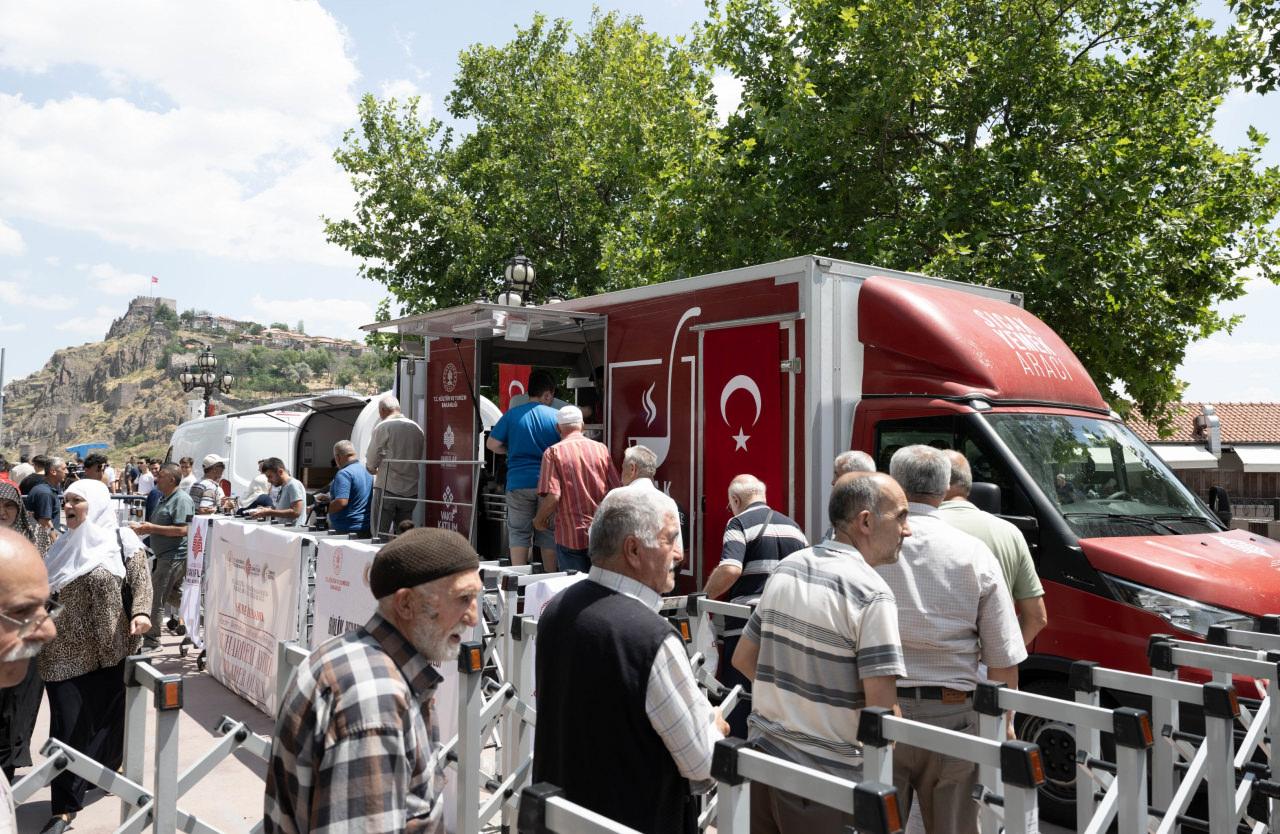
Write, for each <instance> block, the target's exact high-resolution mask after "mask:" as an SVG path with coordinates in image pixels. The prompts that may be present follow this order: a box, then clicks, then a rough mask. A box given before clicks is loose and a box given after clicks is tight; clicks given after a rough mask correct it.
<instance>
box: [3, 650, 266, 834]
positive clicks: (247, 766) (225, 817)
mask: <svg viewBox="0 0 1280 834" xmlns="http://www.w3.org/2000/svg"><path fill="white" fill-rule="evenodd" d="M178 643H179V639H178V638H176V637H166V638H165V639H164V644H165V648H164V652H163V653H161V654H159V655H156V656H154V657H155V660H154V662H155V665H156V668H158V669H160V670H161V671H162V672H164V673H165V674H182V675H185V676H186V679H185V681H184V683H183V700H184V706H183V710H182V720H181V722H180V724H179V729H178V737H179V739H180V753H179V770H180V771H181V770H184V769H186V768H187V767H188V766H189V765H191V764H192V763H193V762H195V761H196V760H197V759H198V758H200V756H201V755H202V754H203V753H204V752H205V751H207V750H208V749H209V748H210V747H211V746H213V744H214V743H215V742H216V741H217V739H218V737H217V736H215V735H214V734H213V733H212V732H211V728H212V727H213V726H214V724H215V723H217V721H218V719H220V718H221V717H222V716H223V715H229V716H231V717H232V718H234V719H236V720H239V721H244V722H245V723H247V724H248V725H249V726H250V728H252V729H253V731H254V732H257V733H263V734H268V735H269V734H270V733H271V721H270V719H269V718H268V717H267V716H266V714H265V713H262V712H259V711H258V710H257V709H256V708H254V707H253V706H251V705H250V704H248V703H247V702H245V701H243V700H241V699H240V698H239V697H238V696H236V695H233V694H232V693H231V692H229V691H227V690H226V689H225V688H223V686H222V684H220V683H218V682H217V681H215V680H214V679H213V678H211V677H209V676H208V675H207V674H204V673H201V672H198V671H197V670H196V664H195V656H194V654H189V655H188V656H187V657H186V658H185V659H180V658H179V657H178V652H177V646H178ZM47 703H48V702H47V700H46V702H45V706H44V707H43V708H42V709H41V712H40V720H39V723H38V724H37V725H36V733H35V741H34V744H33V745H32V748H33V749H32V751H31V753H32V758H33V759H34V760H35V761H37V762H38V761H41V760H42V759H43V757H42V756H40V755H39V750H40V747H41V746H42V745H43V744H44V742H45V739H47V738H48V710H47ZM152 714H154V713H152ZM153 726H154V724H152V723H151V719H150V718H149V719H148V733H147V737H148V742H150V740H151V738H152V736H153V733H152V732H151V728H152V727H153ZM152 755H153V749H152V746H151V744H150V743H148V745H147V762H148V770H150V762H151V761H152ZM265 772H266V763H265V762H263V761H261V760H259V759H257V758H256V757H254V756H252V755H250V754H249V753H247V752H245V751H237V753H236V754H234V755H232V756H229V757H228V758H226V759H224V760H223V761H222V763H221V764H220V765H219V766H218V768H217V769H216V770H215V771H214V772H213V773H212V774H210V775H209V777H207V779H206V780H205V781H204V782H202V783H200V784H199V785H198V786H196V787H195V788H194V789H193V790H192V791H191V792H190V793H189V794H187V795H186V796H185V797H184V798H182V799H181V800H179V802H178V807H179V808H182V809H183V810H185V811H186V812H188V813H190V814H194V815H195V816H196V817H197V818H199V819H200V820H201V821H203V822H206V823H208V824H209V825H212V826H213V827H214V828H217V829H218V830H220V831H224V832H226V833H227V834H244V832H247V831H248V830H249V828H250V827H251V826H252V825H253V824H254V823H255V822H257V821H258V820H260V819H262V793H263V775H264V774H265ZM22 773H23V771H19V772H18V778H21V776H22ZM89 802H90V804H89V805H88V806H87V807H86V808H85V809H84V810H83V811H82V812H80V815H79V816H78V817H77V818H76V820H75V822H74V823H73V824H72V827H71V829H70V830H71V831H73V832H75V834H105V833H106V832H111V831H114V830H115V828H116V826H117V825H119V813H120V803H119V801H118V800H115V799H112V798H110V797H106V796H104V795H103V793H102V792H101V791H93V792H91V793H90V794H89ZM48 818H49V791H48V789H45V790H43V791H41V792H39V793H37V794H36V795H35V796H34V797H33V798H32V799H31V800H30V801H29V802H27V803H26V804H24V805H22V806H21V807H19V808H18V830H19V831H22V832H31V834H35V832H38V831H39V830H40V828H41V827H42V826H43V825H44V824H45V822H46V821H47V820H48Z"/></svg>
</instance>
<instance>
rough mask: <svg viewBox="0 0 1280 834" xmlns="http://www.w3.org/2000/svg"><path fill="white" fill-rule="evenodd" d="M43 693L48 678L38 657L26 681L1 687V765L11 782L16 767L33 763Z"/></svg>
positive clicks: (28, 668) (31, 662)
mask: <svg viewBox="0 0 1280 834" xmlns="http://www.w3.org/2000/svg"><path fill="white" fill-rule="evenodd" d="M42 695H44V681H42V680H40V674H39V672H37V671H36V662H35V660H34V659H33V660H31V661H29V662H28V664H27V676H26V677H25V678H23V679H22V683H20V684H18V685H17V686H12V687H10V688H8V689H5V690H0V768H3V770H4V775H5V778H7V779H9V780H10V781H12V780H13V771H14V769H15V768H19V767H28V766H30V764H31V735H32V733H34V732H35V729H36V716H37V715H38V714H39V713H40V697H41V696H42Z"/></svg>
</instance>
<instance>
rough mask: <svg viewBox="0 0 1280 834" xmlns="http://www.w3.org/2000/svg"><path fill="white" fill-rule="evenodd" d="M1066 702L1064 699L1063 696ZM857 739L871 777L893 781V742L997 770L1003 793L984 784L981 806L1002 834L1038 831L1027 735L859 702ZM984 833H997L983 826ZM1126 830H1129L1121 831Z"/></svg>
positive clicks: (1039, 779) (1039, 778)
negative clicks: (964, 726)
mask: <svg viewBox="0 0 1280 834" xmlns="http://www.w3.org/2000/svg"><path fill="white" fill-rule="evenodd" d="M1064 703H1066V702H1064ZM858 741H860V742H862V761H863V770H862V772H863V775H864V776H865V777H866V779H869V780H871V781H872V782H879V783H882V784H885V785H892V784H893V747H892V746H891V745H892V743H893V742H902V743H903V744H910V745H912V746H913V747H919V748H922V749H925V750H932V751H935V752H937V753H941V754H942V755H944V756H951V757H952V758H956V759H961V760H964V761H967V762H973V763H974V764H976V765H977V766H978V769H979V773H980V774H981V773H984V772H985V773H994V772H998V773H999V780H1000V783H1001V785H1002V787H1003V793H999V794H997V793H995V792H994V791H992V790H991V789H990V787H983V788H982V790H981V792H980V795H979V796H978V797H977V798H978V801H979V803H980V807H981V806H986V807H988V808H991V809H993V810H994V812H995V813H994V816H995V818H996V819H997V820H998V821H1000V817H1001V816H1003V820H1002V821H1000V823H1001V830H1003V831H1005V832H1006V834H1034V832H1038V831H1039V816H1040V808H1039V801H1038V798H1037V791H1038V790H1039V788H1040V785H1042V784H1044V767H1043V766H1042V764H1041V762H1040V748H1039V746H1037V745H1035V744H1032V743H1031V742H1028V741H1004V742H1000V741H995V740H992V739H988V738H982V737H981V736H971V735H968V734H967V733H961V732H957V731H955V730H947V729H944V728H942V727H935V726H933V725H931V724H922V723H920V722H918V721H912V720H910V719H906V718H898V717H897V716H895V715H894V714H893V713H892V711H890V710H887V709H885V708H883V707H864V708H863V709H862V712H861V714H860V716H859V721H858ZM984 834H996V832H995V831H993V830H991V829H987V830H986V832H984ZM1126 834H1128V832H1126Z"/></svg>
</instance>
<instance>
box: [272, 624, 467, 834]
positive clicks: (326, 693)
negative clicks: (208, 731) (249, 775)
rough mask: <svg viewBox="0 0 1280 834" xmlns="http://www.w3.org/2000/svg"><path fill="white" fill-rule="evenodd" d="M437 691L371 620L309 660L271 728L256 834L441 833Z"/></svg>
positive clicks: (423, 666) (428, 669) (418, 662)
mask: <svg viewBox="0 0 1280 834" xmlns="http://www.w3.org/2000/svg"><path fill="white" fill-rule="evenodd" d="M439 683H440V675H439V673H437V672H436V670H435V669H434V668H432V666H431V664H430V663H429V662H428V661H427V659H426V658H425V657H423V656H422V655H421V654H419V653H418V652H417V651H416V650H415V649H414V648H413V646H412V645H411V644H410V643H409V642H408V641H407V640H406V639H405V638H404V637H403V636H401V634H400V632H398V631H397V630H396V629H395V628H394V627H393V626H392V625H391V624H390V623H388V622H387V621H386V620H384V619H382V617H381V616H380V615H378V614H374V615H373V618H372V619H371V620H369V622H368V623H367V624H365V625H364V626H363V627H362V628H358V629H356V630H355V631H351V632H348V633H347V634H344V635H342V636H340V637H335V638H334V639H332V640H330V641H328V642H327V643H324V644H323V645H321V646H320V647H319V648H317V649H316V650H315V651H314V652H312V653H311V656H310V657H309V658H307V660H306V662H305V663H303V664H302V665H301V666H299V667H298V673H297V676H296V677H295V678H294V680H293V681H292V682H291V683H290V684H289V689H288V691H287V692H286V693H285V696H284V701H283V702H282V704H281V706H280V715H279V718H278V719H277V720H276V728H275V740H274V741H273V742H272V745H271V761H270V764H269V766H268V769H267V787H266V806H265V814H264V817H265V818H264V819H263V831H264V832H265V834H275V832H285V833H286V834H301V833H302V832H316V834H338V832H353V834H354V832H383V831H385V832H391V831H396V832H399V831H405V832H427V834H436V832H440V831H443V825H442V824H441V823H442V819H443V816H442V815H443V813H444V806H443V804H442V803H441V802H440V801H439V797H440V792H441V789H442V787H443V779H444V776H443V768H444V760H443V758H438V757H437V755H436V751H437V750H438V749H439V746H440V739H439V728H438V726H437V725H436V722H435V720H434V716H433V715H432V714H431V707H432V703H433V700H432V699H433V696H434V694H435V690H436V686H437V685H438V684H439Z"/></svg>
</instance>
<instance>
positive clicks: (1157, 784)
mask: <svg viewBox="0 0 1280 834" xmlns="http://www.w3.org/2000/svg"><path fill="white" fill-rule="evenodd" d="M1168 639H1169V635H1167V634H1153V635H1152V636H1151V641H1150V642H1149V643H1148V644H1147V657H1148V660H1149V661H1150V663H1151V674H1152V676H1154V677H1157V678H1164V679H1166V680H1175V679H1176V678H1177V673H1176V671H1175V670H1174V665H1173V657H1172V655H1171V654H1170V653H1169V652H1167V651H1165V648H1164V641H1165V640H1168ZM1179 712H1180V709H1179V706H1178V701H1177V700H1176V699H1174V698H1152V699H1151V722H1152V724H1154V725H1155V729H1156V730H1157V731H1158V732H1161V733H1163V732H1164V728H1165V727H1170V728H1172V729H1174V730H1176V729H1178V718H1179ZM1151 759H1152V766H1153V767H1154V770H1153V771H1152V774H1151V799H1152V803H1151V804H1152V805H1154V806H1155V807H1156V808H1157V809H1158V810H1160V811H1168V810H1169V806H1170V804H1171V803H1172V802H1173V796H1174V794H1175V793H1176V792H1177V789H1178V785H1179V783H1180V782H1181V781H1182V780H1181V779H1180V778H1179V777H1178V770H1177V768H1175V767H1174V766H1173V764H1174V759H1175V751H1174V748H1173V746H1172V745H1170V744H1159V745H1156V748H1155V749H1154V750H1153V751H1152V753H1151Z"/></svg>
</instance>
